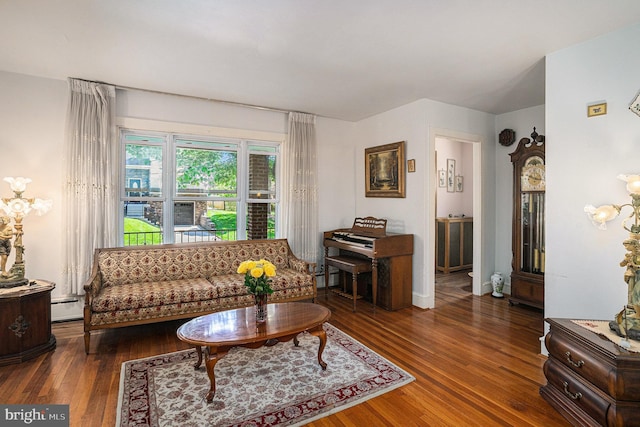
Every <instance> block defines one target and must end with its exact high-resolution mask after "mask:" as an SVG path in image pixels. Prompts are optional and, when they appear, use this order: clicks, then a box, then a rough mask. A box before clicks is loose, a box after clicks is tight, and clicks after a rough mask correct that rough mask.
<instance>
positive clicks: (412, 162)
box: [407, 159, 416, 172]
mask: <svg viewBox="0 0 640 427" xmlns="http://www.w3.org/2000/svg"><path fill="white" fill-rule="evenodd" d="M415 171H416V159H409V160H407V172H415Z"/></svg>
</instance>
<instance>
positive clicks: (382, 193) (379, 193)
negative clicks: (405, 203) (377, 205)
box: [364, 141, 405, 197]
mask: <svg viewBox="0 0 640 427" xmlns="http://www.w3.org/2000/svg"><path fill="white" fill-rule="evenodd" d="M404 144H405V142H404V141H400V142H394V143H393V144H386V145H379V146H377V147H369V148H365V150H364V163H365V164H364V171H365V180H364V182H365V196H366V197H405V181H404V179H405V176H404V175H405V172H404V165H405V159H404Z"/></svg>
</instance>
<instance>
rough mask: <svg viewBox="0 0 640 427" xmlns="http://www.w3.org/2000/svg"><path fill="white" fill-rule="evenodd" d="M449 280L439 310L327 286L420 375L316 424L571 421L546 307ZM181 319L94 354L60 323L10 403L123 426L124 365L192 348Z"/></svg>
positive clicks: (19, 369)
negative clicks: (550, 360)
mask: <svg viewBox="0 0 640 427" xmlns="http://www.w3.org/2000/svg"><path fill="white" fill-rule="evenodd" d="M465 275H466V273H465ZM449 276H450V277H448V278H446V280H450V281H451V282H450V283H449V285H448V286H444V285H443V283H442V282H440V283H438V285H437V286H436V293H437V298H436V299H437V304H436V308H435V309H433V310H421V309H418V308H416V307H412V308H408V309H404V310H399V311H396V312H389V311H385V310H383V309H377V310H376V312H375V313H373V311H372V306H371V304H369V303H367V302H365V301H362V300H361V301H358V311H357V312H356V313H353V312H352V311H351V308H352V305H351V301H350V300H348V299H346V298H342V297H339V296H335V295H330V296H329V298H328V299H327V300H325V298H324V291H323V290H322V289H321V290H320V291H319V295H320V298H319V302H320V303H321V304H324V305H326V306H327V307H329V308H330V309H331V310H332V318H331V320H330V323H332V324H333V325H334V326H336V327H338V328H339V329H341V330H342V331H344V332H346V333H348V334H349V335H351V336H352V337H354V338H356V339H357V340H359V341H360V342H362V343H363V344H365V345H367V346H368V347H369V348H371V349H373V350H374V351H376V352H377V353H379V354H381V355H383V356H384V357H386V358H388V359H389V360H391V361H393V362H394V363H396V364H397V365H398V366H400V367H402V368H404V369H406V370H407V371H409V372H410V373H411V374H412V375H414V376H415V377H416V381H414V382H413V383H410V384H408V385H406V386H404V387H401V388H399V389H396V390H394V391H391V392H389V393H386V394H383V395H381V396H379V397H376V398H373V399H371V400H369V401H367V402H364V403H362V404H360V405H356V406H354V407H352V408H348V409H345V410H344V411H341V412H338V413H337V414H334V415H331V416H328V417H325V418H322V419H320V420H317V421H315V422H313V423H311V424H310V425H311V426H365V425H366V426H369V427H372V426H398V425H402V426H567V425H569V424H568V423H567V422H566V421H565V420H564V418H562V417H561V416H560V414H558V413H557V412H556V411H555V410H553V409H552V408H551V407H550V406H549V405H548V404H547V403H546V402H545V401H544V400H543V399H542V398H541V397H540V395H539V394H538V388H539V387H540V386H541V385H543V384H544V383H546V381H545V378H544V375H543V373H542V365H543V363H544V360H545V358H544V357H543V356H541V355H540V354H538V353H539V351H540V342H539V337H540V336H541V335H542V328H543V318H542V312H541V311H538V310H534V309H529V308H526V307H522V306H514V307H510V306H509V304H508V301H507V299H495V298H492V297H491V296H489V295H487V296H482V297H477V296H473V295H471V293H470V292H469V291H468V290H465V285H464V284H462V282H461V280H462V279H461V280H458V285H455V278H454V276H452V275H449ZM463 279H464V280H465V281H466V282H468V276H466V277H463ZM443 280H444V279H443ZM181 323H183V322H165V323H161V324H155V325H147V326H135V327H129V328H121V329H115V330H106V331H98V332H95V333H93V334H92V339H91V354H89V355H88V356H87V355H85V353H84V345H83V331H82V322H81V321H73V322H65V323H56V324H54V325H53V332H54V334H55V335H56V338H57V340H58V347H57V349H56V350H55V351H53V352H51V353H49V354H46V355H42V356H40V357H38V358H37V359H34V360H31V361H27V362H24V363H22V364H19V365H10V366H4V367H0V402H1V403H21V404H25V403H29V404H46V403H50V404H70V417H71V425H72V426H113V425H114V424H115V419H116V405H117V394H118V385H119V376H120V365H121V363H122V362H124V361H126V360H131V359H137V358H141V357H146V356H151V355H155V354H161V353H167V352H171V351H176V350H181V349H185V348H188V347H187V345H186V344H184V343H182V342H180V341H179V340H178V339H177V338H176V336H175V331H176V329H177V327H178V326H179V325H180V324H181Z"/></svg>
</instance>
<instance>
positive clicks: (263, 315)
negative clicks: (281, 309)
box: [254, 294, 267, 323]
mask: <svg viewBox="0 0 640 427" xmlns="http://www.w3.org/2000/svg"><path fill="white" fill-rule="evenodd" d="M254 297H255V301H256V322H258V323H262V322H266V320H267V294H256V295H254Z"/></svg>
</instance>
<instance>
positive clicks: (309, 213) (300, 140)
mask: <svg viewBox="0 0 640 427" xmlns="http://www.w3.org/2000/svg"><path fill="white" fill-rule="evenodd" d="M315 124H316V117H315V116H314V115H311V114H304V113H289V129H288V133H287V140H286V143H285V149H284V161H283V162H284V180H283V188H284V203H283V206H284V229H285V232H286V236H285V237H286V238H287V240H288V241H289V246H290V247H291V250H292V251H293V252H294V253H295V254H296V256H298V257H299V258H302V259H304V260H306V261H309V262H318V252H319V249H318V182H317V181H318V178H317V176H318V175H317V171H318V162H317V155H316V151H317V149H316V126H315Z"/></svg>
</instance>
